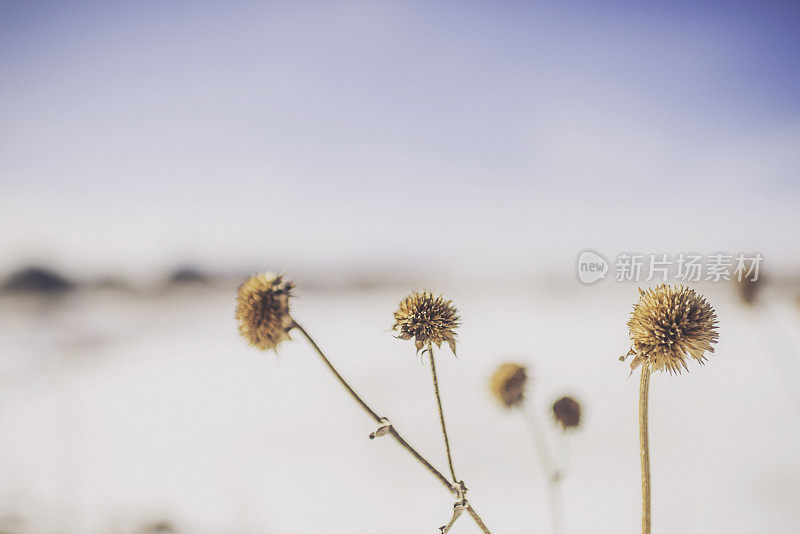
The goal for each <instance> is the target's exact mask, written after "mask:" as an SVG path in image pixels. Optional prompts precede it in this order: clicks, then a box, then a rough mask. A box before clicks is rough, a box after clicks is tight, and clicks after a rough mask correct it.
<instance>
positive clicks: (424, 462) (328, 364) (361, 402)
mask: <svg viewBox="0 0 800 534" xmlns="http://www.w3.org/2000/svg"><path fill="white" fill-rule="evenodd" d="M292 328H296V329H297V330H298V331H299V332H300V333H301V334H302V335H303V337H305V338H306V340H307V341H308V343H309V344H310V345H311V348H313V349H314V351H315V352H316V353H317V355H318V356H319V357H320V359H321V360H322V362H323V363H324V364H325V366H326V367H327V368H328V370H330V371H331V372H332V373H333V376H335V377H336V379H337V380H338V381H339V383H340V384H341V385H342V386H343V387H344V388H345V390H346V391H347V392H348V393H349V394H350V396H351V397H352V398H353V399H354V400H355V401H356V402H357V403H358V404H359V405H360V406H361V408H362V409H363V410H364V411H365V412H367V414H369V416H370V417H372V419H374V420H375V422H376V423H383V422H385V419H384V418H382V417H381V416H379V415H378V414H377V412H375V410H373V409H372V408H370V406H369V405H368V404H367V403H366V402H365V401H364V399H362V398H361V397H360V396H359V395H358V393H356V392H355V390H354V389H353V388H352V387H350V384H348V383H347V381H346V380H345V379H344V377H342V375H341V374H339V371H337V370H336V368H335V367H334V366H333V364H332V363H331V361H330V360H329V359H328V357H327V356H325V353H323V352H322V350H321V349H320V348H319V346H318V345H317V344H316V343H315V342H314V340H313V339H312V338H311V336H310V335H309V334H308V332H306V330H305V329H304V328H303V327H302V326H300V325H299V324H298V323H297V322H296V321H295V322H294V323H293V325H292ZM389 434H390V435H391V436H392V437H393V438H394V440H395V441H396V442H397V443H398V444H399V445H400V446H401V447H403V448H404V449H405V450H407V451H408V452H409V453H410V454H411V456H413V457H414V459H416V460H417V461H418V462H419V463H421V464H422V465H423V466H424V467H425V468H426V469H427V470H428V471H429V472H430V473H431V474H433V475H434V476H435V477H436V479H437V480H439V482H441V483H442V484H443V485H444V486H445V487H446V488H447V489H448V491H450V493H452V494H453V495H456V496H459V495H460V492H459V489H458V488H457V486H456V485H454V484H453V483H452V482H450V481H449V480H447V477H445V476H444V475H443V474H442V473H441V471H439V470H438V469H436V468H435V467H433V465H431V463H430V462H429V461H428V460H426V459H425V458H424V457H423V456H422V455H421V454H420V453H419V452H417V450H416V449H415V448H414V447H412V446H411V444H409V443H408V442H407V441H406V440H405V439H404V438H403V436H401V435H400V433H399V432H397V430H396V429H395V428H394V425H391V426H390V427H389ZM466 509H467V512H469V515H470V516H472V519H473V520H474V521H475V523H476V524H477V525H478V526H479V527H480V529H481V531H482V532H483V533H484V534H491V532H489V529H488V528H487V527H486V525H485V524H484V523H483V520H482V519H481V518H480V516H479V515H478V514H477V512H475V510H474V509H473V508H472V505H471V504H469V503H467V508H466Z"/></svg>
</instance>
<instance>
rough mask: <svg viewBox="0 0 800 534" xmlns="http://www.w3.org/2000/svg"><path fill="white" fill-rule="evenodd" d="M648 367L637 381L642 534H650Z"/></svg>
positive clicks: (643, 366)
mask: <svg viewBox="0 0 800 534" xmlns="http://www.w3.org/2000/svg"><path fill="white" fill-rule="evenodd" d="M649 392H650V366H649V365H648V364H647V362H645V363H644V364H643V365H642V377H641V380H640V381H639V455H640V457H641V460H642V534H650V442H649V439H648V436H647V401H648V394H649Z"/></svg>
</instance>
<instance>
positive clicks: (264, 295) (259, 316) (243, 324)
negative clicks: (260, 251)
mask: <svg viewBox="0 0 800 534" xmlns="http://www.w3.org/2000/svg"><path fill="white" fill-rule="evenodd" d="M292 288H294V283H292V282H289V281H287V280H284V279H283V275H280V274H278V275H276V274H272V273H261V274H256V275H254V276H251V277H250V278H249V279H248V280H247V281H246V282H244V283H243V284H242V285H240V286H239V290H238V294H237V297H236V319H237V320H238V321H239V332H240V333H241V334H242V337H244V338H245V339H246V340H247V341H248V343H250V345H251V346H254V347H257V348H259V349H261V350H269V349H272V350H275V349H276V347H277V346H278V344H279V343H280V342H281V341H286V340H288V339H291V338H290V337H289V330H290V329H291V328H292V325H293V324H294V321H293V320H292V318H291V316H290V315H289V298H290V297H291V296H292Z"/></svg>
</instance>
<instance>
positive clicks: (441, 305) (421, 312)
mask: <svg viewBox="0 0 800 534" xmlns="http://www.w3.org/2000/svg"><path fill="white" fill-rule="evenodd" d="M459 319H460V317H459V316H458V310H456V309H455V307H454V306H453V303H452V301H450V300H446V299H445V298H444V297H442V296H441V295H440V296H438V297H434V296H433V295H432V294H431V293H430V292H429V291H421V292H420V291H415V292H413V293H411V294H410V295H408V296H407V297H406V298H404V299H403V300H401V301H400V306H399V307H398V308H397V311H396V312H394V326H392V330H396V331H397V337H398V338H400V339H412V338H413V339H414V345H415V346H416V347H417V350H418V351H419V350H421V349H422V347H424V346H425V345H426V344H427V343H429V342H430V343H434V344H435V345H436V346H437V347H441V346H442V341H444V342H446V343H447V344H448V345H449V346H450V350H452V351H453V354H455V353H456V333H455V329H456V328H457V327H458V325H459V322H458V321H459Z"/></svg>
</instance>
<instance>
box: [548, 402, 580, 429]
mask: <svg viewBox="0 0 800 534" xmlns="http://www.w3.org/2000/svg"><path fill="white" fill-rule="evenodd" d="M553 418H554V419H555V420H556V423H558V424H560V425H561V429H562V430H564V431H565V432H566V431H567V430H571V429H574V428H578V427H579V426H580V425H581V403H580V402H578V401H576V400H575V399H573V398H572V397H561V398H560V399H558V400H557V401H556V402H554V403H553Z"/></svg>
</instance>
